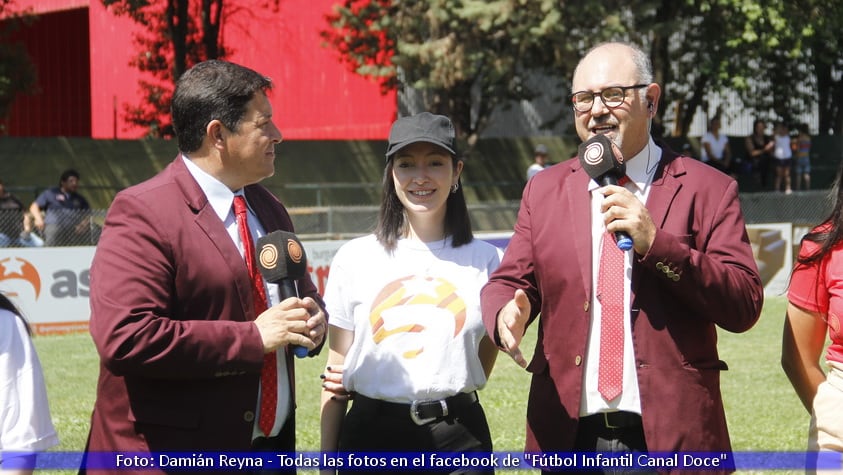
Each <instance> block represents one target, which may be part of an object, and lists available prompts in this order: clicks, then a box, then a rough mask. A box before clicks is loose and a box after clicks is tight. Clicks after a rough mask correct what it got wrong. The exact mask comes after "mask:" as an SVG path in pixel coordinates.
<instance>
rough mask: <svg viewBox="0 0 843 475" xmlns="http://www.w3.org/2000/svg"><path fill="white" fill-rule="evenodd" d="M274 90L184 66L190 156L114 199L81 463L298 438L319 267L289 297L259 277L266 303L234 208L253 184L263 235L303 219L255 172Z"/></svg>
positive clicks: (263, 154)
mask: <svg viewBox="0 0 843 475" xmlns="http://www.w3.org/2000/svg"><path fill="white" fill-rule="evenodd" d="M270 89H271V82H270V81H269V79H268V78H265V77H263V76H261V75H260V74H258V73H256V72H255V71H252V70H250V69H248V68H244V67H242V66H238V65H235V64H232V63H227V62H224V61H206V62H203V63H199V64H198V65H196V66H194V67H193V68H192V69H190V70H189V71H187V72H186V73H185V74H184V75H183V76H182V77H181V79H180V80H179V82H178V84H177V86H176V91H175V94H174V98H173V105H172V113H173V125H174V128H175V131H176V136H177V138H178V145H179V150H180V152H181V153H180V155H179V156H178V157H176V159H175V161H173V162H172V163H171V164H170V165H169V166H167V167H166V168H165V169H164V170H163V171H161V172H160V173H159V174H158V175H156V176H155V177H153V178H151V179H149V180H148V181H145V182H143V183H141V184H139V185H136V186H133V187H130V188H128V189H126V190H124V191H122V192H121V193H119V194H118V195H117V197H116V198H115V200H114V202H113V204H112V206H111V208H110V209H109V212H108V216H107V217H106V221H105V226H104V228H103V233H102V237H101V239H100V241H99V244H98V246H97V252H96V254H95V257H94V262H93V264H92V267H91V322H90V330H91V335H92V336H93V339H94V343H95V344H96V347H97V351H98V352H99V355H100V375H99V381H98V384H97V398H96V403H95V406H94V411H93V415H92V418H91V430H90V434H89V437H88V443H87V447H86V455H85V460H84V464H83V467H82V469H83V471H85V470H86V469H87V471H88V472H97V473H103V472H106V471H107V472H111V471H114V470H111V469H108V467H109V466H111V467H112V468H113V467H114V465H115V464H117V466H118V467H120V468H124V469H125V468H129V470H130V471H131V466H129V465H122V466H121V465H120V463H119V462H118V461H116V459H115V454H113V453H106V454H99V452H114V451H117V452H121V453H124V454H134V453H141V454H145V453H148V452H153V453H154V452H185V453H187V454H188V455H189V454H190V453H200V454H204V455H208V452H212V451H234V452H246V451H256V450H261V451H262V450H267V451H292V450H294V448H295V445H294V436H295V425H294V417H293V413H294V409H295V398H294V388H293V381H294V378H293V360H292V358H291V352H290V350H289V349H290V347H291V345H300V346H304V347H306V348H307V349H308V350H309V351H310V353H311V355H313V354H315V353H317V352H318V350H319V349H320V348H321V345H322V343H323V339H324V335H325V329H326V326H327V320H326V314H325V312H324V310H323V307H324V304H323V303H322V300H321V298H320V297H319V295H318V294H317V291H316V288H315V286H314V285H313V283H312V282H311V280H310V278H309V277H304V278H302V279H300V280H299V281H298V289H299V294H300V297H301V298H288V299H286V300H284V301H283V302H278V300H279V297H278V291H277V285H274V284H267V283H265V282H263V280H262V279H261V284H262V285H265V286H266V287H265V290H266V294H267V296H268V297H269V309H267V310H265V311H260V310H256V303H255V300H256V298H254V297H253V289H254V288H253V286H252V280H251V279H250V276H249V272H248V270H247V266H246V262H245V261H244V257H243V256H244V254H245V249H244V240H241V239H240V234H239V233H238V226H237V221H236V219H235V215H234V213H233V211H232V203H233V201H235V197H236V196H238V195H239V196H244V197H245V200H246V203H247V206H248V210H249V212H248V213H247V218H248V222H249V226H248V227H249V228H250V231H251V232H252V234H253V242H255V241H257V237H258V236H262V235H264V234H267V233H270V232H272V231H275V230H288V231H292V229H293V226H292V222H291V220H290V217H289V215H288V214H287V211H286V210H285V208H284V206H283V205H282V204H281V203H280V202H279V201H278V199H277V198H275V197H274V196H273V195H272V194H271V193H270V192H269V191H268V190H266V189H265V188H264V187H262V186H260V185H258V184H257V183H258V182H259V181H261V180H262V179H264V178H266V177H268V176H271V175H272V174H273V173H274V171H275V165H274V162H275V146H276V145H277V144H278V143H280V142H281V132H280V131H279V130H278V128H277V127H276V126H275V123H274V122H273V116H272V106H271V105H270V103H269V100H268V99H267V95H266V94H267V92H268V91H269V90H270ZM275 350H277V357H275V358H274V360H270V361H274V364H275V365H277V369H278V372H277V377H276V378H275V379H276V380H275V381H272V383H271V384H273V385H275V386H276V387H277V389H278V395H277V403H276V405H275V419H274V421H271V420H270V422H273V427H272V429H271V430H270V431H269V433H268V434H267V433H264V432H263V431H262V430H261V429H260V428H259V427H258V424H257V421H258V419H259V416H260V408H259V407H260V406H259V394H260V390H259V388H260V386H261V383H260V375H261V369H262V366H263V364H264V363H263V362H264V354H266V353H271V352H272V351H275ZM271 412H272V411H271V410H267V411H266V413H267V414H270V413H271ZM124 460H125V459H124ZM149 460H151V461H152V463H153V464H154V466H156V467H158V468H159V469H160V471H161V472H168V471H171V470H172V468H171V469H170V470H168V469H167V468H166V467H162V466H161V465H162V462H164V461H166V459H159V458H157V457H156V456H155V455H153V456H152V458H151V459H149ZM266 460H267V461H268V460H270V459H269V458H267V459H266ZM99 468H106V470H102V471H100V470H98V469H99ZM119 472H120V473H126V472H125V470H120V471H119ZM291 472H294V470H291ZM144 473H154V472H144Z"/></svg>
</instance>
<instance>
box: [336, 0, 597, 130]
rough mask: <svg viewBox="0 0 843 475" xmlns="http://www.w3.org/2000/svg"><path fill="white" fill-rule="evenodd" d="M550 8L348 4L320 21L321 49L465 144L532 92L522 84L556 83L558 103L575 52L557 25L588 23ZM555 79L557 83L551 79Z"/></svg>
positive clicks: (438, 2)
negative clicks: (544, 79)
mask: <svg viewBox="0 0 843 475" xmlns="http://www.w3.org/2000/svg"><path fill="white" fill-rule="evenodd" d="M589 9H590V8H588V7H586V8H584V9H583V8H579V7H573V6H569V5H564V4H562V5H560V4H559V3H558V2H553V1H515V0H497V1H489V2H487V1H478V0H466V1H457V0H432V1H406V2H390V1H388V0H347V1H345V2H344V3H343V4H342V5H339V6H337V8H336V10H335V13H334V14H333V15H330V16H329V17H328V21H329V23H330V25H331V28H329V29H327V30H325V31H323V34H322V36H323V38H324V39H325V41H326V43H328V44H329V45H331V46H333V47H334V48H336V49H337V51H338V52H339V53H340V56H341V58H342V59H343V60H345V61H346V62H347V63H348V64H349V65H350V67H351V68H352V69H353V70H354V71H356V72H357V73H358V74H361V75H364V76H369V77H374V78H377V79H378V80H380V82H381V85H382V87H383V88H384V90H391V89H394V88H399V89H400V88H405V87H408V88H414V89H416V90H418V91H419V92H420V94H421V101H422V103H423V107H424V109H426V110H430V111H434V112H437V113H441V114H446V115H448V116H450V117H451V118H452V120H454V123H455V125H456V127H457V131H458V134H459V135H460V137H461V138H462V139H464V140H466V141H467V142H468V143H469V145H473V144H474V143H475V141H476V138H477V135H478V133H479V132H480V131H482V130H483V129H484V128H485V127H486V125H487V124H488V121H489V118H490V117H491V114H492V112H493V111H494V110H495V109H496V108H497V107H499V106H504V105H507V104H511V103H512V102H514V101H521V100H530V99H533V98H535V97H537V96H538V95H539V94H540V93H541V92H545V91H541V90H539V87H538V86H537V85H536V84H534V81H531V80H530V78H531V76H540V75H546V76H548V77H551V78H557V79H558V80H557V83H558V84H557V87H554V88H553V89H554V92H558V93H559V94H558V96H557V99H558V100H561V98H562V94H561V93H562V91H563V90H564V89H565V88H564V87H563V85H564V84H565V81H566V79H565V78H566V77H567V76H568V75H569V74H568V73H569V72H570V71H569V68H570V65H571V64H574V60H575V57H576V55H577V53H578V51H577V49H576V48H575V43H574V42H571V41H570V40H569V38H568V34H569V25H571V24H572V22H570V21H564V19H566V18H574V17H577V18H594V20H592V23H594V25H592V26H591V27H590V30H593V31H597V30H596V29H595V27H596V24H597V23H598V21H597V18H599V17H597V16H588V15H583V13H584V12H583V11H582V10H589ZM560 73H561V74H560Z"/></svg>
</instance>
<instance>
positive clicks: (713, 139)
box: [700, 117, 732, 173]
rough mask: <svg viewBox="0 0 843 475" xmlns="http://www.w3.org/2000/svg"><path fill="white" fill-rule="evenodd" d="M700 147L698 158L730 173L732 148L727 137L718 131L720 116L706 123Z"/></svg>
mask: <svg viewBox="0 0 843 475" xmlns="http://www.w3.org/2000/svg"><path fill="white" fill-rule="evenodd" d="M700 143H701V144H702V147H701V148H700V155H701V157H700V159H701V160H702V161H703V162H705V163H708V164H709V165H711V166H712V167H714V168H716V169H718V170H720V171H721V172H723V173H731V163H732V150H731V149H730V148H729V138H728V137H726V136H725V135H723V134H721V133H720V118H719V117H714V118H713V119H711V121H710V122H709V125H708V132H706V133H705V134H704V135H703V136H702V139H700Z"/></svg>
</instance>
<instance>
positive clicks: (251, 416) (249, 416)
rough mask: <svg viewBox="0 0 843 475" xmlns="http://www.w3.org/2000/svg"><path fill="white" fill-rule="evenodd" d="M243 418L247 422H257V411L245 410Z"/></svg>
mask: <svg viewBox="0 0 843 475" xmlns="http://www.w3.org/2000/svg"><path fill="white" fill-rule="evenodd" d="M243 420H244V421H246V422H255V413H254V412H253V411H246V412H244V413H243Z"/></svg>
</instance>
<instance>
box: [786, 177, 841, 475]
mask: <svg viewBox="0 0 843 475" xmlns="http://www.w3.org/2000/svg"><path fill="white" fill-rule="evenodd" d="M841 178H843V163H841V166H840V167H839V168H838V172H837V180H836V182H835V185H834V196H835V197H836V200H835V203H834V208H833V209H832V211H831V213H830V214H829V216H828V217H827V218H826V219H825V220H824V221H823V222H822V223H821V224H820V225H819V226H817V227H815V228H814V229H812V230H811V232H809V233H808V234H807V235H805V237H804V238H802V243H801V249H800V251H799V257H798V258H797V260H796V265H795V266H794V269H793V274H792V276H791V279H790V286H789V288H788V291H787V299H788V305H787V314H786V318H785V324H784V331H783V337H782V359H781V364H782V368H783V369H784V372H785V373H786V374H787V377H788V379H789V380H790V383H791V384H792V385H793V389H794V390H795V391H796V394H797V395H798V396H799V399H800V400H801V401H802V404H803V405H804V406H805V409H807V411H808V413H809V414H810V415H811V424H810V428H809V430H808V450H809V451H811V452H815V451H820V450H830V451H836V452H841V451H843V413H841V411H840V407H841V404H843V327H841V323H843V321H841V317H843V294H841V292H840V279H841V275H843V247H842V246H841V242H843V188H841ZM826 335H828V337H826ZM827 339H829V340H830V341H831V343H830V345H828V348H827V349H826V340H827ZM824 349H825V358H823V352H824ZM823 360H824V361H823ZM837 460H838V463H839V460H840V459H839V456H838V458H837ZM838 467H839V466H838ZM834 473H838V472H834Z"/></svg>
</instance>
